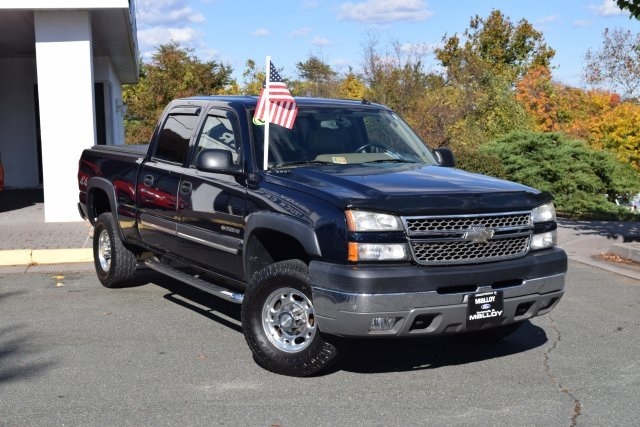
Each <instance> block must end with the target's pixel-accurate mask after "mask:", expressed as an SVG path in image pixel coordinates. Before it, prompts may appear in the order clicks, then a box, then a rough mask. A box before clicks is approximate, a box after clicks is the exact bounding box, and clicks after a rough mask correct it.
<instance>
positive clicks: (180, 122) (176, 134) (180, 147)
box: [153, 114, 198, 164]
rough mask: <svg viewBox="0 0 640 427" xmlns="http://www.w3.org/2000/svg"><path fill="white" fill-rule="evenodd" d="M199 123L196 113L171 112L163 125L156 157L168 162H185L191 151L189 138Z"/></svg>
mask: <svg viewBox="0 0 640 427" xmlns="http://www.w3.org/2000/svg"><path fill="white" fill-rule="evenodd" d="M197 125H198V116H197V115H195V114H170V115H169V117H167V120H166V121H165V122H164V125H163V126H162V130H161V131H160V135H158V143H157V144H156V152H155V154H154V156H153V157H154V158H155V159H157V160H164V161H167V162H173V163H180V164H182V163H183V162H184V159H185V158H186V157H187V154H188V152H189V140H190V139H191V135H193V133H194V130H195V128H196V126H197Z"/></svg>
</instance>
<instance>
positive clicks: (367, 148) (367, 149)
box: [354, 144, 389, 153]
mask: <svg viewBox="0 0 640 427" xmlns="http://www.w3.org/2000/svg"><path fill="white" fill-rule="evenodd" d="M388 152H389V150H388V149H387V148H386V147H383V146H382V145H380V144H364V145H363V146H361V147H360V148H358V149H356V150H355V151H354V153H388Z"/></svg>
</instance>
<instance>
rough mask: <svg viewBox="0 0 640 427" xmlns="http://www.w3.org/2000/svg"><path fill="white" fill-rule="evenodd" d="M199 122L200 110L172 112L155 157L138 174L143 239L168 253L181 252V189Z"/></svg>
mask: <svg viewBox="0 0 640 427" xmlns="http://www.w3.org/2000/svg"><path fill="white" fill-rule="evenodd" d="M199 119H200V108H199V107H175V108H173V109H171V110H170V111H169V113H168V114H167V115H166V117H165V120H164V123H162V127H161V128H160V130H159V132H158V134H157V136H156V142H155V149H154V152H153V153H152V154H151V158H150V159H148V160H147V161H146V162H145V163H144V164H143V165H142V167H141V168H140V172H139V174H138V181H137V182H138V184H137V198H138V222H139V227H138V228H139V230H140V237H141V239H142V241H143V242H145V243H146V244H148V245H150V246H154V247H156V248H158V249H160V250H162V251H163V252H165V253H175V252H176V251H177V250H178V249H177V237H176V236H177V222H178V219H177V215H178V209H179V197H178V186H179V184H180V175H181V173H182V169H183V165H184V164H185V163H186V161H187V157H188V154H189V144H190V142H191V139H192V137H193V135H194V134H195V133H196V129H197V127H198V121H199Z"/></svg>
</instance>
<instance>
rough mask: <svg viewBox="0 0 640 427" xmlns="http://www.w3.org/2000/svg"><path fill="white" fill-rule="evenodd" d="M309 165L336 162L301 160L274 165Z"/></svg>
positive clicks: (276, 167) (281, 166)
mask: <svg viewBox="0 0 640 427" xmlns="http://www.w3.org/2000/svg"><path fill="white" fill-rule="evenodd" d="M307 165H335V163H333V162H327V161H324V160H300V161H297V162H288V163H278V164H276V165H275V166H274V169H281V168H288V167H296V166H307Z"/></svg>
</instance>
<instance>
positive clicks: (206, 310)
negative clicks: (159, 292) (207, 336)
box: [134, 270, 242, 334]
mask: <svg viewBox="0 0 640 427" xmlns="http://www.w3.org/2000/svg"><path fill="white" fill-rule="evenodd" d="M136 276H137V277H136V283H135V284H134V286H135V285H145V284H148V283H152V284H154V285H156V286H159V287H161V288H164V289H166V290H167V291H169V293H168V294H167V295H165V296H164V298H165V299H166V300H167V301H170V302H172V303H174V304H177V305H179V306H181V307H184V308H187V309H189V310H191V311H193V312H195V313H198V314H200V315H202V316H204V317H207V318H209V319H211V320H213V321H215V322H218V323H219V324H221V325H222V326H225V327H228V328H230V329H232V330H234V331H236V332H239V333H240V334H242V326H241V323H240V305H239V304H234V303H232V302H228V301H225V300H223V299H220V298H218V297H215V296H213V295H209V294H208V293H206V292H203V291H200V290H199V289H196V288H194V287H192V286H189V285H187V284H184V283H182V282H180V281H178V280H175V279H172V278H171V277H167V276H164V275H162V274H160V273H158V272H155V271H153V270H142V271H140V272H138V273H136Z"/></svg>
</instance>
